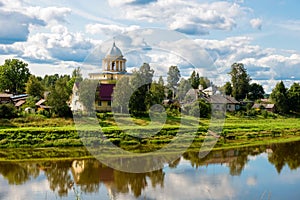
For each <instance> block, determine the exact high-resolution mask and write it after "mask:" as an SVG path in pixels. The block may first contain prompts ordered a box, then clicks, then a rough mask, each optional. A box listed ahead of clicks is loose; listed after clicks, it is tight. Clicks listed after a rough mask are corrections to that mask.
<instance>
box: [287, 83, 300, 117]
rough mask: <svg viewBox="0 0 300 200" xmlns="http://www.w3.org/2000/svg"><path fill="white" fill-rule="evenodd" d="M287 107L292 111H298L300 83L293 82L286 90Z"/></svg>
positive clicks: (299, 106)
mask: <svg viewBox="0 0 300 200" xmlns="http://www.w3.org/2000/svg"><path fill="white" fill-rule="evenodd" d="M288 99H289V107H290V109H291V110H292V111H294V112H300V84H299V83H294V84H293V85H292V86H291V87H290V89H289V90H288Z"/></svg>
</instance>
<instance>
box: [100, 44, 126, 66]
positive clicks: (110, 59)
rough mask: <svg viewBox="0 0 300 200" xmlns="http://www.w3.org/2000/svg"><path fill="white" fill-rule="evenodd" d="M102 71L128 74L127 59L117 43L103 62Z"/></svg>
mask: <svg viewBox="0 0 300 200" xmlns="http://www.w3.org/2000/svg"><path fill="white" fill-rule="evenodd" d="M102 69H103V71H107V72H126V59H125V58H124V57H123V55H122V52H121V50H120V49H119V48H118V47H117V46H116V44H115V42H114V43H113V45H112V47H111V48H110V49H109V51H108V52H107V54H106V56H105V58H104V59H103V60H102Z"/></svg>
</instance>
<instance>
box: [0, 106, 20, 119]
mask: <svg viewBox="0 0 300 200" xmlns="http://www.w3.org/2000/svg"><path fill="white" fill-rule="evenodd" d="M16 116H17V109H16V107H15V106H14V105H13V104H10V103H8V104H0V118H1V119H2V118H4V119H10V118H14V117H16Z"/></svg>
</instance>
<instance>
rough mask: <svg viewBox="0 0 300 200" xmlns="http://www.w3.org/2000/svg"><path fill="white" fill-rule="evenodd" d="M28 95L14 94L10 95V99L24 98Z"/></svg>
mask: <svg viewBox="0 0 300 200" xmlns="http://www.w3.org/2000/svg"><path fill="white" fill-rule="evenodd" d="M27 97H28V94H19V95H14V96H12V97H10V98H11V99H12V100H14V101H15V100H17V99H24V98H25V99H26V98H27Z"/></svg>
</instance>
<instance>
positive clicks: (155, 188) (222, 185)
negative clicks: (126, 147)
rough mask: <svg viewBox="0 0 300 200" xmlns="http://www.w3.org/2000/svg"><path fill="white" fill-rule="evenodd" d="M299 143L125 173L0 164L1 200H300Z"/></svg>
mask: <svg viewBox="0 0 300 200" xmlns="http://www.w3.org/2000/svg"><path fill="white" fill-rule="evenodd" d="M299 166H300V142H292V143H283V144H273V145H265V146H256V147H248V148H238V149H230V150H221V151H213V152H211V153H210V154H209V155H208V156H207V157H205V158H203V159H199V158H198V154H197V153H185V154H184V155H183V156H182V157H181V158H180V159H178V160H176V161H174V162H173V163H166V165H165V167H164V168H162V169H161V170H157V171H153V172H148V173H139V174H136V173H125V172H121V171H116V170H114V169H111V168H109V167H106V166H104V165H103V164H101V163H100V162H99V161H97V160H94V159H85V160H81V159H77V160H64V161H63V160H61V161H51V160H49V161H32V162H29V161H26V162H0V199H1V200H2V199H5V200H15V199H33V200H34V199H38V200H40V199H45V200H48V199H72V200H75V199H82V200H88V199H104V200H106V199H117V200H131V199H141V200H142V199H143V200H144V199H148V200H153V199H158V200H160V199H171V200H172V199H178V200H182V199H197V200H198V199H220V200H221V199H239V200H240V199H243V200H247V199H251V200H252V199H258V200H260V199H262V200H263V199H278V200H279V199H280V200H282V199H289V200H290V199H300V169H299Z"/></svg>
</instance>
